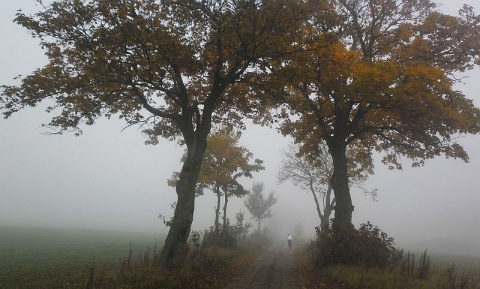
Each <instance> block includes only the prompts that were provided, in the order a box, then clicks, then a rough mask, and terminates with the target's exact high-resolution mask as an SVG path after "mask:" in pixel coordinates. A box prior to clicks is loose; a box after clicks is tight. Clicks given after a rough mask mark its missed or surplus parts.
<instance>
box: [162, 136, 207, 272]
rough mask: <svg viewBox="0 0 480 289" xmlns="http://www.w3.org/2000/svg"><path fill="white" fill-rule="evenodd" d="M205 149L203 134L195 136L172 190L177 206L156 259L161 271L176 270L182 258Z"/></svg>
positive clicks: (190, 223)
mask: <svg viewBox="0 0 480 289" xmlns="http://www.w3.org/2000/svg"><path fill="white" fill-rule="evenodd" d="M206 146H207V134H205V136H204V137H203V136H198V135H197V137H196V140H195V142H194V143H193V145H190V146H188V150H187V158H186V160H185V162H184V163H183V167H182V170H181V172H180V177H179V180H178V182H177V186H176V192H177V196H178V200H177V206H176V207H175V213H174V216H173V220H172V225H171V227H170V230H169V232H168V235H167V238H166V240H165V245H164V247H163V249H162V253H161V255H160V261H159V262H160V266H162V267H163V268H167V269H172V268H175V267H177V266H178V265H179V264H180V262H181V261H182V259H183V257H184V254H185V249H186V245H187V240H188V236H189V234H190V228H191V225H192V222H193V213H194V211H195V187H196V185H197V180H198V175H199V173H200V166H201V164H202V159H203V155H204V152H205V149H206Z"/></svg>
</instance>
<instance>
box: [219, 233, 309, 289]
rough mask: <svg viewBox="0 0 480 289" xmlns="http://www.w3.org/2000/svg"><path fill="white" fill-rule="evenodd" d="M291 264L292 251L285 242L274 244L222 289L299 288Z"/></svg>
mask: <svg viewBox="0 0 480 289" xmlns="http://www.w3.org/2000/svg"><path fill="white" fill-rule="evenodd" d="M293 264H294V261H293V249H292V250H290V249H288V247H287V244H286V242H285V243H276V244H274V245H272V246H271V247H270V248H268V249H267V250H266V251H265V252H263V253H262V254H261V255H260V256H258V258H257V260H256V261H255V262H254V264H253V265H252V266H251V267H249V268H247V269H246V271H245V272H244V273H243V274H241V275H240V276H239V277H237V278H236V279H235V280H234V281H233V282H232V283H230V284H229V285H228V286H226V287H224V289H242V288H245V289H247V288H248V289H256V288H258V289H267V288H272V289H295V288H300V286H299V285H298V284H296V283H298V282H296V280H295V279H296V278H295V276H294V274H293Z"/></svg>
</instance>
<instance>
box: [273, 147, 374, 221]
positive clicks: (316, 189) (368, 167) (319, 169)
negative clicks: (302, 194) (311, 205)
mask: <svg viewBox="0 0 480 289" xmlns="http://www.w3.org/2000/svg"><path fill="white" fill-rule="evenodd" d="M319 145H320V146H321V147H322V148H321V149H319V152H320V154H319V155H313V154H311V153H308V152H305V151H303V150H302V147H301V145H299V144H290V145H289V146H288V148H287V149H284V150H282V151H281V154H282V160H281V163H280V169H279V171H278V176H277V180H278V182H279V183H283V182H286V181H288V180H289V181H291V182H292V183H293V184H294V185H295V186H299V187H300V188H301V189H302V190H304V191H308V192H310V193H311V194H312V196H313V200H314V202H315V207H316V210H317V214H318V217H319V219H320V227H321V228H325V227H328V226H329V223H330V216H331V213H332V211H333V209H334V206H335V198H334V197H333V198H332V185H331V182H330V180H331V178H332V174H333V163H332V157H331V156H330V154H329V153H328V149H327V148H326V145H325V144H324V143H320V144H319ZM354 155H355V154H354V153H352V152H349V153H348V156H349V158H348V159H349V161H350V162H349V171H348V176H349V181H350V183H349V185H350V187H357V188H359V189H361V190H362V191H363V192H364V193H365V194H370V195H371V196H372V197H373V199H375V197H376V194H377V190H376V189H372V190H366V189H365V188H364V187H363V183H364V182H365V181H366V180H367V179H368V176H369V175H371V174H373V164H372V163H365V160H363V165H362V166H358V164H361V163H362V160H355V158H354ZM319 197H320V199H321V201H319Z"/></svg>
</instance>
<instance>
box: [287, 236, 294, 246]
mask: <svg viewBox="0 0 480 289" xmlns="http://www.w3.org/2000/svg"><path fill="white" fill-rule="evenodd" d="M287 240H288V248H290V249H292V241H293V238H292V234H288V238H287Z"/></svg>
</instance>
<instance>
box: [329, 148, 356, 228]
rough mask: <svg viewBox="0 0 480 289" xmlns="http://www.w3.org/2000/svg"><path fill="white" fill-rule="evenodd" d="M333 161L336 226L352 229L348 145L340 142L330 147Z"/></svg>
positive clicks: (332, 183) (332, 182)
mask: <svg viewBox="0 0 480 289" xmlns="http://www.w3.org/2000/svg"><path fill="white" fill-rule="evenodd" d="M330 153H331V155H332V160H333V174H332V179H331V185H332V189H333V192H334V194H335V201H336V205H335V219H334V222H333V224H334V226H338V227H351V226H352V214H353V205H352V198H351V196H350V187H349V184H348V164H347V157H346V144H345V142H344V141H343V142H342V141H338V142H336V143H334V144H333V145H332V146H330Z"/></svg>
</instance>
